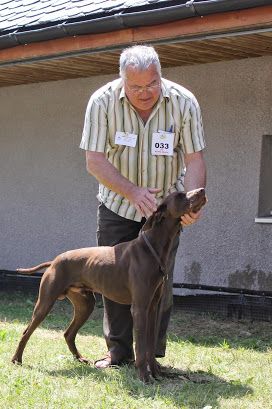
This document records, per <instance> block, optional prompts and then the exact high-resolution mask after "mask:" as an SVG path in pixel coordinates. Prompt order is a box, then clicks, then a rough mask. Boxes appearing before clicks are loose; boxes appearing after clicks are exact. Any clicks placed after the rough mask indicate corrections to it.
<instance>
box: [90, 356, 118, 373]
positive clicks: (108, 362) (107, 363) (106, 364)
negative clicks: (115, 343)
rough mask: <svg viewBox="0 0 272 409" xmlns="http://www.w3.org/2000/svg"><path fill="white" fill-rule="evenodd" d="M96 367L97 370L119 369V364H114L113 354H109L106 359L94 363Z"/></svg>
mask: <svg viewBox="0 0 272 409" xmlns="http://www.w3.org/2000/svg"><path fill="white" fill-rule="evenodd" d="M94 366H95V367H96V368H97V369H106V368H116V367H118V365H117V364H113V363H112V358H111V353H110V352H108V353H107V355H106V356H105V357H104V358H101V359H98V360H97V361H94Z"/></svg>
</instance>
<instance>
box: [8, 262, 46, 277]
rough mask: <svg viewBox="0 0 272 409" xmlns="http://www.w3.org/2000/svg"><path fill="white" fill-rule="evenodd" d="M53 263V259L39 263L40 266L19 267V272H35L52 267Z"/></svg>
mask: <svg viewBox="0 0 272 409" xmlns="http://www.w3.org/2000/svg"><path fill="white" fill-rule="evenodd" d="M51 264H52V261H46V262H45V263H42V264H39V265H38V266H35V267H31V268H17V270H16V271H17V273H21V274H32V273H35V271H38V270H43V269H44V268H47V267H50V266H51Z"/></svg>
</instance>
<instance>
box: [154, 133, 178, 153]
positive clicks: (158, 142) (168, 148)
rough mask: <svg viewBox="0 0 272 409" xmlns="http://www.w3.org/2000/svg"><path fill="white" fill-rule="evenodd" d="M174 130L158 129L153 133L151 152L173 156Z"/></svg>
mask: <svg viewBox="0 0 272 409" xmlns="http://www.w3.org/2000/svg"><path fill="white" fill-rule="evenodd" d="M174 136H175V134H174V133H173V132H166V131H158V132H154V133H153V135H152V145H151V154H152V155H164V156H173V153H174Z"/></svg>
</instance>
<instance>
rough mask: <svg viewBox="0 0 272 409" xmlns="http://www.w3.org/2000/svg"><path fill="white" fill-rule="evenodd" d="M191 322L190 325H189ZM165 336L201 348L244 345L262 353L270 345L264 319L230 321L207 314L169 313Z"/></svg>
mask: <svg viewBox="0 0 272 409" xmlns="http://www.w3.org/2000/svg"><path fill="white" fill-rule="evenodd" d="M192 323H193V325H192ZM169 334H170V335H169V337H168V339H169V340H170V341H172V342H178V343H182V342H190V343H191V344H193V345H199V346H205V347H223V348H225V349H237V348H245V349H249V350H254V351H258V352H266V351H267V350H269V349H271V347H272V326H271V325H267V322H262V321H249V320H233V319H227V318H222V317H218V316H215V315H209V314H200V313H198V314H197V313H184V312H182V311H176V312H175V313H174V314H172V319H171V322H170V328H169Z"/></svg>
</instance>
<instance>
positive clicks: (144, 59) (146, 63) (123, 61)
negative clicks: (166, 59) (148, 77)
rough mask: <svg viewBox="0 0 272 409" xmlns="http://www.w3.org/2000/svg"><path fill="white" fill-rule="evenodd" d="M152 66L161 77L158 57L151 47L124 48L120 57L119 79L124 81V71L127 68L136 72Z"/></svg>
mask: <svg viewBox="0 0 272 409" xmlns="http://www.w3.org/2000/svg"><path fill="white" fill-rule="evenodd" d="M152 64H154V65H155V66H156V68H157V71H158V74H159V75H160V76H161V63H160V60H159V56H158V54H157V52H156V51H155V49H154V48H153V47H152V46H147V45H134V46H132V47H129V48H126V49H125V50H124V51H122V53H121V55H120V65H119V67H120V70H119V74H120V77H121V78H122V79H123V80H125V79H126V70H127V68H128V67H133V68H135V69H136V70H139V71H141V70H146V69H148V68H149V67H150V65H152Z"/></svg>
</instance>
